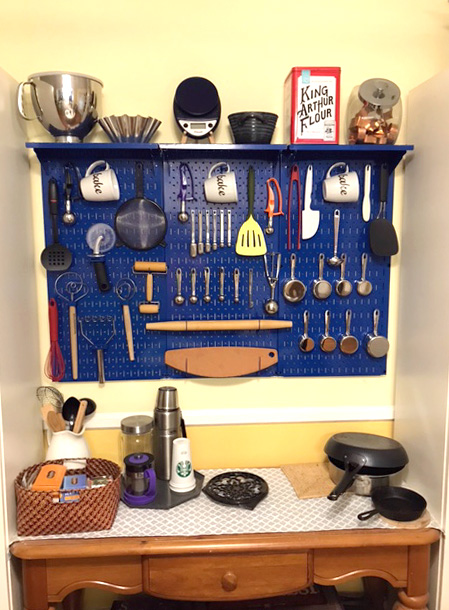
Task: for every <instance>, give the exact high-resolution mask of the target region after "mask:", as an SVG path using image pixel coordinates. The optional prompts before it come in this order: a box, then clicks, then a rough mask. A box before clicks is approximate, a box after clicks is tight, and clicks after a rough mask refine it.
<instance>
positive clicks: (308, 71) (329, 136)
mask: <svg viewBox="0 0 449 610" xmlns="http://www.w3.org/2000/svg"><path fill="white" fill-rule="evenodd" d="M284 106H285V121H284V125H285V131H286V141H287V142H290V143H292V144H338V125H339V112H340V68H292V71H291V72H290V74H289V75H288V77H287V79H286V81H285V84H284Z"/></svg>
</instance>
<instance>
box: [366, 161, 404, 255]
mask: <svg viewBox="0 0 449 610" xmlns="http://www.w3.org/2000/svg"><path fill="white" fill-rule="evenodd" d="M387 194H388V165H387V164H386V163H383V164H382V167H381V169H380V209H379V214H378V216H377V218H376V219H375V220H373V221H372V222H371V224H370V226H369V244H370V247H371V250H372V252H373V253H374V254H376V255H377V256H393V255H394V254H397V253H398V252H399V244H398V236H397V235H396V230H395V228H394V226H393V225H392V223H391V222H390V221H389V220H387V219H386V218H385V207H386V205H387Z"/></svg>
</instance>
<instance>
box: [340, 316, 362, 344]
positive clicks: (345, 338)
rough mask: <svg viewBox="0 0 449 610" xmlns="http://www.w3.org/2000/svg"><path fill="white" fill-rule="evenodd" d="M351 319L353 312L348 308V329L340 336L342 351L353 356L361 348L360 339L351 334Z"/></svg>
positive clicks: (346, 321) (346, 318)
mask: <svg viewBox="0 0 449 610" xmlns="http://www.w3.org/2000/svg"><path fill="white" fill-rule="evenodd" d="M351 319H352V312H351V310H350V309H347V310H346V313H345V323H346V330H345V334H344V335H342V336H341V337H340V351H341V352H342V353H343V354H347V355H348V356H352V354H355V353H356V351H357V350H358V349H359V340H358V339H357V337H354V335H351Z"/></svg>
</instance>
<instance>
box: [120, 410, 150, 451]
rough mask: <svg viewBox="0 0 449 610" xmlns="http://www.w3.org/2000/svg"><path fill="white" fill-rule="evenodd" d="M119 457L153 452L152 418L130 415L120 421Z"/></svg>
mask: <svg viewBox="0 0 449 610" xmlns="http://www.w3.org/2000/svg"><path fill="white" fill-rule="evenodd" d="M120 429H121V434H120V457H121V460H122V462H123V461H124V459H125V457H126V456H127V455H130V454H131V453H153V418H152V417H150V416H149V415H131V416H129V417H125V419H122V421H121V422H120Z"/></svg>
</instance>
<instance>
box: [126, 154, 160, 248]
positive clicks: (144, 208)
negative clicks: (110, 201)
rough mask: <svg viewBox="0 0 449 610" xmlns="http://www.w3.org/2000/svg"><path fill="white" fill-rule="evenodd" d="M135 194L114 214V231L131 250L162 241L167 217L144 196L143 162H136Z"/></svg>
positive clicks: (156, 244)
mask: <svg viewBox="0 0 449 610" xmlns="http://www.w3.org/2000/svg"><path fill="white" fill-rule="evenodd" d="M135 176H136V196H135V197H133V199H129V200H128V201H125V203H124V204H122V205H121V206H120V208H119V209H118V211H117V214H116V215H115V231H116V233H117V235H118V237H119V239H120V241H122V242H123V243H124V244H125V246H128V248H131V249H132V250H151V249H152V248H155V247H156V246H158V245H159V244H162V243H163V239H164V237H165V233H166V232H167V218H166V216H165V213H164V211H163V210H162V209H161V207H160V206H158V204H157V203H156V202H155V201H151V199H147V198H146V197H144V189H143V163H141V162H138V163H136V172H135Z"/></svg>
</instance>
